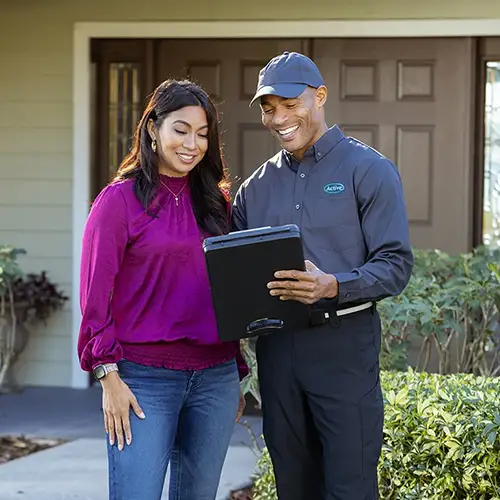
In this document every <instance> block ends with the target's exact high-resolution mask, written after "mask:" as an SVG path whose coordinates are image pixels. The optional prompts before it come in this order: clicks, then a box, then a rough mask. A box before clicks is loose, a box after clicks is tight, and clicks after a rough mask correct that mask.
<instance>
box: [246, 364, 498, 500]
mask: <svg viewBox="0 0 500 500" xmlns="http://www.w3.org/2000/svg"><path fill="white" fill-rule="evenodd" d="M381 378H382V387H383V392H384V398H385V425H384V444H383V448H382V454H381V458H380V462H379V486H380V498H381V500H500V379H498V378H486V377H477V376H474V375H469V374H458V375H446V376H443V375H437V374H426V373H416V372H414V371H412V370H409V371H407V372H382V374H381ZM258 471H259V473H258V477H257V478H256V483H255V492H254V500H276V498H277V497H276V492H275V483H274V476H273V471H272V465H271V462H270V458H269V455H268V453H267V450H266V449H264V450H263V452H262V455H261V457H260V459H259V462H258Z"/></svg>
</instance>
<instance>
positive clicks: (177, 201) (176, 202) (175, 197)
mask: <svg viewBox="0 0 500 500" xmlns="http://www.w3.org/2000/svg"><path fill="white" fill-rule="evenodd" d="M160 183H161V185H162V186H163V187H165V188H167V189H168V190H169V191H170V193H172V196H173V197H174V199H175V205H176V206H177V207H178V206H179V195H180V194H181V193H182V191H184V188H185V187H186V186H187V184H188V181H186V182H185V184H184V186H182V188H181V190H180V191H179V192H178V193H177V194H175V193H174V192H173V191H172V190H171V189H170V188H169V187H168V186H167V185H166V184H165V183H164V182H163V181H162V180H161V179H160Z"/></svg>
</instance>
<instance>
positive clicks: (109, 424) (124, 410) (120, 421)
mask: <svg viewBox="0 0 500 500" xmlns="http://www.w3.org/2000/svg"><path fill="white" fill-rule="evenodd" d="M101 385H102V409H103V412H104V428H105V430H106V434H108V436H109V443H110V444H111V446H113V445H114V444H115V439H116V440H117V441H118V449H119V450H123V447H124V437H125V440H126V442H127V444H130V443H131V442H132V431H131V429H130V407H131V406H132V409H133V410H134V413H135V414H136V415H137V416H138V417H139V418H141V419H144V418H146V415H144V412H143V411H142V409H141V407H140V406H139V403H138V402H137V399H136V398H135V396H134V394H133V393H132V391H131V390H130V388H129V386H128V385H127V384H126V383H125V382H123V380H122V379H121V378H120V376H119V375H118V372H111V373H108V374H107V375H106V377H104V378H103V379H102V380H101Z"/></svg>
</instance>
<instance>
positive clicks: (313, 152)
mask: <svg viewBox="0 0 500 500" xmlns="http://www.w3.org/2000/svg"><path fill="white" fill-rule="evenodd" d="M344 137H345V136H344V134H343V133H342V131H341V130H340V128H339V127H337V125H334V126H333V127H331V128H329V129H328V130H327V131H326V132H325V133H324V134H323V135H322V136H321V137H320V138H319V139H318V140H317V141H316V142H315V143H314V144H313V145H312V146H311V147H310V148H308V149H307V151H306V152H305V153H304V158H307V157H311V156H314V160H315V163H317V162H318V161H320V160H322V159H323V157H325V156H326V155H327V154H328V153H329V152H330V151H331V150H332V149H333V148H334V147H335V146H336V145H337V144H338V143H339V142H340V141H341V140H342V139H344ZM284 154H285V159H286V161H287V164H288V166H289V167H290V168H293V169H294V170H296V169H297V167H298V165H299V163H300V162H299V161H298V160H297V159H296V158H295V157H294V156H293V154H292V153H290V152H289V151H286V150H285V151H284Z"/></svg>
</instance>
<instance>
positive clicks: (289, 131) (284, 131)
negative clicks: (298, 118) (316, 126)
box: [278, 125, 299, 135]
mask: <svg viewBox="0 0 500 500" xmlns="http://www.w3.org/2000/svg"><path fill="white" fill-rule="evenodd" d="M298 128H299V126H298V125H296V126H295V127H290V128H285V129H283V130H278V133H279V134H280V135H289V134H291V133H293V132H295V131H296V130H297V129H298Z"/></svg>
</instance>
